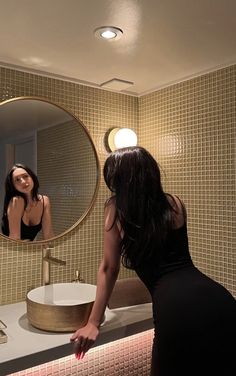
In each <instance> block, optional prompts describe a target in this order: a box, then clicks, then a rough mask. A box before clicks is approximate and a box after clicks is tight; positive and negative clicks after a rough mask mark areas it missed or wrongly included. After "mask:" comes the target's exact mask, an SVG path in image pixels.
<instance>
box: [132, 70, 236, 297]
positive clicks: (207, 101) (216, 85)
mask: <svg viewBox="0 0 236 376" xmlns="http://www.w3.org/2000/svg"><path fill="white" fill-rule="evenodd" d="M139 115H140V117H139V119H140V122H139V140H140V143H141V144H142V145H143V146H145V147H147V148H148V150H150V151H151V152H152V153H153V154H154V155H155V157H156V158H157V160H158V162H159V164H160V166H161V168H162V172H163V178H164V187H165V189H166V190H167V191H169V192H171V193H175V194H177V195H179V196H180V197H181V198H182V199H183V201H184V202H185V205H186V208H187V212H188V228H189V240H190V251H191V255H192V257H193V260H194V262H195V264H196V265H197V266H198V267H199V268H200V269H201V270H202V271H203V272H205V273H206V274H207V275H209V276H211V277H213V278H214V279H215V280H217V281H219V282H221V283H222V284H223V285H224V286H225V287H226V288H228V289H229V290H230V291H231V292H232V293H234V295H236V286H235V249H236V216H235V203H236V179H235V177H236V159H235V158H236V155H235V151H236V137H235V136H236V65H234V66H231V67H227V68H224V69H220V70H218V71H215V72H212V73H209V74H206V75H203V76H200V77H196V78H194V79H191V80H188V81H185V82H181V83H178V84H176V85H172V86H169V87H166V88H164V89H162V90H159V91H156V92H154V93H151V94H149V95H145V96H142V97H141V98H140V99H139Z"/></svg>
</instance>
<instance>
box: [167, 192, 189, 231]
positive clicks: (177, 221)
mask: <svg viewBox="0 0 236 376" xmlns="http://www.w3.org/2000/svg"><path fill="white" fill-rule="evenodd" d="M166 197H167V200H168V201H169V203H170V204H171V206H172V208H173V210H174V216H173V217H174V227H176V228H178V227H181V226H183V224H184V223H185V221H186V217H187V216H186V209H185V206H184V203H183V201H182V200H181V199H180V198H179V197H178V196H177V195H170V194H167V195H166Z"/></svg>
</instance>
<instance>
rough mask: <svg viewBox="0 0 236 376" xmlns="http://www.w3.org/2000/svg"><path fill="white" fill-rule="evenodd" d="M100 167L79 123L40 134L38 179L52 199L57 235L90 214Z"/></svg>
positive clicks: (63, 124)
mask: <svg viewBox="0 0 236 376" xmlns="http://www.w3.org/2000/svg"><path fill="white" fill-rule="evenodd" d="M68 145H69V150H68ZM96 166H97V163H96V158H95V155H94V151H93V148H92V145H91V143H90V141H89V139H88V136H87V135H85V131H84V128H82V126H78V122H77V121H76V120H70V121H69V122H68V121H67V122H66V123H61V124H56V125H54V126H52V127H49V128H44V129H42V130H39V131H38V132H37V176H38V179H39V182H40V190H41V192H43V193H45V194H46V195H48V196H49V197H50V203H51V209H52V218H53V220H52V222H53V230H54V233H55V234H61V233H63V232H64V231H65V224H67V228H69V227H71V226H73V225H74V223H75V222H77V219H78V218H81V217H82V216H83V214H84V213H85V212H86V211H87V209H88V207H89V206H90V202H91V198H92V197H93V195H94V188H95V187H96V181H97V168H96ZM85 167H86V168H85ZM88 176H89V179H88ZM85 182H86V183H85ZM71 203H73V204H71ZM40 235H41V234H40ZM37 240H39V237H37Z"/></svg>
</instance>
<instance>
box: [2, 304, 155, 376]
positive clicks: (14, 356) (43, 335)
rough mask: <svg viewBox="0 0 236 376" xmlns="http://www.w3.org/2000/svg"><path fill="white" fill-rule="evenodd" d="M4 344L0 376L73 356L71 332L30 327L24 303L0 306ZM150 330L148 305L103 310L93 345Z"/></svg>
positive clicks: (150, 318) (151, 323) (150, 322)
mask: <svg viewBox="0 0 236 376" xmlns="http://www.w3.org/2000/svg"><path fill="white" fill-rule="evenodd" d="M0 320H2V321H3V322H4V323H5V324H6V325H7V329H4V332H5V333H6V334H7V336H8V342H7V343H3V344H0V376H4V375H8V374H10V373H13V372H17V371H20V370H23V369H26V368H30V367H33V366H36V365H39V364H42V363H46V362H49V361H52V360H55V359H58V358H61V357H63V356H67V355H70V354H73V344H72V343H70V336H71V333H50V332H46V331H43V330H39V329H36V328H34V327H33V326H32V325H31V324H30V323H29V322H28V319H27V315H26V303H25V302H21V303H16V304H9V305H5V306H4V305H3V306H0ZM151 328H153V319H152V305H151V303H147V304H140V305H136V306H131V307H123V308H117V309H113V310H109V309H107V310H106V319H105V323H104V324H103V326H102V327H101V330H100V334H99V337H98V339H97V341H96V343H95V345H94V346H99V345H102V344H105V343H108V342H112V341H115V340H117V339H121V338H124V337H128V336H130V335H133V334H137V333H140V332H143V331H145V330H148V329H151Z"/></svg>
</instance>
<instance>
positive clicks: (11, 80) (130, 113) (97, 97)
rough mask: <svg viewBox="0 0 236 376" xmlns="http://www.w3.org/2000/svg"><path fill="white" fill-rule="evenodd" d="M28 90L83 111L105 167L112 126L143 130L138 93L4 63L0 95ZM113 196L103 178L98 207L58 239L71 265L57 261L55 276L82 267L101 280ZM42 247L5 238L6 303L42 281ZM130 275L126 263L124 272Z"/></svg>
mask: <svg viewBox="0 0 236 376" xmlns="http://www.w3.org/2000/svg"><path fill="white" fill-rule="evenodd" d="M22 96H36V97H42V98H46V99H48V100H51V101H52V102H53V103H56V104H59V105H60V106H62V107H64V108H66V109H68V110H69V111H70V112H72V113H73V114H74V115H75V116H77V117H78V118H79V119H80V120H81V121H82V123H83V124H84V125H85V126H86V128H87V130H88V132H89V134H90V136H91V138H92V141H93V143H94V145H95V148H96V150H97V153H98V158H99V162H100V164H101V168H102V166H103V163H104V160H105V158H106V157H107V155H108V154H107V152H106V150H105V147H104V143H103V138H104V134H105V133H106V131H107V130H108V129H110V128H111V127H122V126H124V125H126V126H127V127H129V128H132V129H134V130H136V131H137V126H138V99H137V98H134V97H131V96H127V95H123V94H118V93H112V92H109V91H105V90H99V89H95V88H91V87H86V86H82V85H77V84H73V83H70V82H66V81H61V80H55V79H51V78H47V77H42V76H38V75H34V74H29V73H25V72H20V71H16V70H13V69H7V68H0V101H4V100H7V99H10V98H14V97H22ZM108 197H109V192H108V190H107V189H106V188H105V185H104V183H103V180H102V179H101V181H100V187H99V192H98V195H97V198H96V202H95V205H94V207H93V210H92V211H91V212H90V213H89V214H88V216H87V217H86V219H85V220H84V221H83V222H82V223H81V224H80V225H79V226H78V227H77V228H76V229H74V230H73V231H72V232H71V233H69V234H67V235H65V236H63V237H61V238H59V239H58V240H56V241H54V242H53V244H52V245H53V246H54V250H53V256H54V257H57V258H61V259H63V260H65V261H66V266H65V267H57V266H52V268H51V277H52V282H55V283H56V282H69V281H71V280H72V279H73V278H74V274H75V270H76V269H79V270H80V271H81V275H82V277H83V278H84V279H85V281H86V282H87V283H96V275H97V269H98V265H99V262H100V260H101V257H102V251H103V236H102V234H103V212H104V202H105V200H106V199H107V198H108ZM41 250H42V247H41V246H40V245H31V244H20V245H19V244H16V243H15V242H9V241H6V240H4V239H3V238H1V239H0V304H9V303H15V302H18V301H22V300H24V299H25V296H26V293H27V291H28V290H29V289H32V288H34V287H37V286H39V285H40V284H41V253H40V252H39V251H41ZM130 275H132V273H130V272H129V271H126V270H125V269H123V268H122V270H121V273H120V278H123V277H125V276H130Z"/></svg>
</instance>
